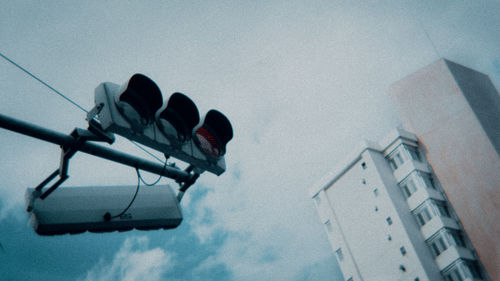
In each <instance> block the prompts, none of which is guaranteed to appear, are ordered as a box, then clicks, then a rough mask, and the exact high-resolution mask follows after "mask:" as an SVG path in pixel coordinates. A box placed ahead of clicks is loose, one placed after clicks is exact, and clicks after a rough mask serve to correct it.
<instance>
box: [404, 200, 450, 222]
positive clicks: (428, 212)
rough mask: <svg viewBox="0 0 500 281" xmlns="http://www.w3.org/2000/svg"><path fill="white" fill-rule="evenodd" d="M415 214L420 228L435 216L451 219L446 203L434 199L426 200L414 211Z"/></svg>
mask: <svg viewBox="0 0 500 281" xmlns="http://www.w3.org/2000/svg"><path fill="white" fill-rule="evenodd" d="M413 214H414V215H415V218H416V219H417V222H418V224H419V225H420V226H423V225H425V224H426V223H427V222H428V221H430V220H431V219H432V218H433V217H435V216H442V217H450V212H449V210H448V207H447V206H446V203H445V202H442V201H437V200H433V199H429V200H426V201H425V202H424V203H422V205H420V206H419V207H418V208H417V209H415V211H413Z"/></svg>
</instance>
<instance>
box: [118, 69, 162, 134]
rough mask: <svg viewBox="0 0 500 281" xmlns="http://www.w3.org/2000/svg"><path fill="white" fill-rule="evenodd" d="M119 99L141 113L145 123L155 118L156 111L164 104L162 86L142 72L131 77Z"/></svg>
mask: <svg viewBox="0 0 500 281" xmlns="http://www.w3.org/2000/svg"><path fill="white" fill-rule="evenodd" d="M119 101H121V102H125V103H127V104H129V105H130V106H131V107H132V108H133V109H134V110H135V111H136V112H137V114H139V116H140V119H141V120H142V122H141V123H144V124H143V125H146V124H150V123H151V122H152V121H153V120H154V114H155V112H156V111H157V110H158V109H160V107H161V106H162V104H163V98H162V96H161V91H160V88H158V86H157V85H156V84H155V82H153V80H151V79H149V78H148V77H146V76H144V75H142V74H134V76H132V77H131V78H130V80H129V81H128V84H127V88H126V89H125V91H123V93H121V94H120V97H119ZM126 117H127V116H126Z"/></svg>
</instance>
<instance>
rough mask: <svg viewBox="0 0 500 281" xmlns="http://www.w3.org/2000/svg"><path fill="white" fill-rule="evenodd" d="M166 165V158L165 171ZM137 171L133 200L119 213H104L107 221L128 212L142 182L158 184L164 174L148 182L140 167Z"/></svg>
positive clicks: (149, 184)
mask: <svg viewBox="0 0 500 281" xmlns="http://www.w3.org/2000/svg"><path fill="white" fill-rule="evenodd" d="M166 167H167V160H165V164H164V166H163V171H165V168H166ZM135 172H136V173H137V188H136V189H135V193H134V196H133V197H132V200H130V203H129V204H128V206H127V207H126V208H125V209H123V211H121V212H120V213H119V214H118V215H115V216H111V214H110V213H109V212H108V213H106V214H104V219H105V220H106V221H110V220H111V219H114V218H119V217H121V216H122V215H123V214H125V212H127V211H128V209H130V207H131V206H132V204H133V203H134V201H135V198H136V197H137V194H138V193H139V187H140V186H141V182H142V183H143V184H144V185H147V186H153V185H156V184H157V183H158V182H159V181H160V180H161V178H162V175H160V177H158V179H157V180H156V181H154V182H153V183H146V181H144V179H143V178H142V176H141V173H140V172H139V169H138V168H135Z"/></svg>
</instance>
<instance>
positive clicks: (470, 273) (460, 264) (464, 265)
mask: <svg viewBox="0 0 500 281" xmlns="http://www.w3.org/2000/svg"><path fill="white" fill-rule="evenodd" d="M443 276H444V278H445V280H446V281H464V280H474V279H480V278H481V276H480V274H479V268H478V266H477V264H476V263H474V262H471V261H466V260H463V259H459V260H457V261H456V262H455V263H454V264H453V265H452V266H451V267H450V269H448V270H446V271H445V272H443Z"/></svg>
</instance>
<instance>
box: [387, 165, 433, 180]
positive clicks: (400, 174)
mask: <svg viewBox="0 0 500 281" xmlns="http://www.w3.org/2000/svg"><path fill="white" fill-rule="evenodd" d="M414 170H420V171H422V172H426V173H430V172H431V171H430V169H429V166H428V165H427V164H425V163H423V162H420V161H415V160H409V161H406V162H404V164H403V165H401V166H400V167H398V168H397V169H396V170H394V172H393V174H394V177H395V178H396V181H398V182H400V181H402V180H403V179H404V178H406V177H407V176H408V175H409V174H410V173H411V172H413V171H414Z"/></svg>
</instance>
